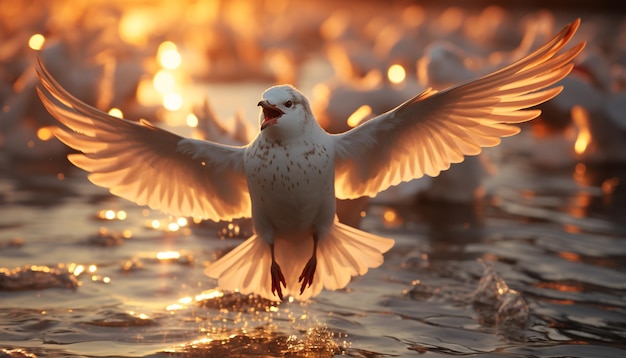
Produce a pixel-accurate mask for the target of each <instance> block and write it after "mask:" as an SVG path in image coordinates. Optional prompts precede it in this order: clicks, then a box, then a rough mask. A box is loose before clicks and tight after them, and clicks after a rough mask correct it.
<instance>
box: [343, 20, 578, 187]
mask: <svg viewBox="0 0 626 358" xmlns="http://www.w3.org/2000/svg"><path fill="white" fill-rule="evenodd" d="M579 24H580V19H578V20H576V21H574V22H572V23H571V24H569V25H567V26H565V27H564V28H563V30H561V31H560V32H559V33H558V34H557V35H556V36H555V37H554V38H553V39H551V40H550V41H548V42H547V43H546V44H545V45H543V46H541V47H540V48H538V49H537V50H535V51H534V52H533V53H531V54H529V55H528V56H526V57H524V58H522V59H520V60H518V61H516V62H514V63H513V64H511V65H509V66H507V67H504V68H502V69H500V70H498V71H495V72H493V73H491V74H488V75H486V76H483V77H481V78H478V79H477V80H474V81H470V82H467V83H464V84H461V85H458V86H455V87H451V88H448V89H446V90H444V91H440V92H436V91H433V90H430V89H428V90H426V91H424V92H422V93H420V94H418V95H417V96H415V97H414V98H412V99H409V100H408V101H406V102H404V103H402V104H401V105H399V106H398V107H396V108H394V109H392V110H391V111H389V112H386V113H384V114H381V115H379V116H378V117H376V118H374V119H372V120H370V121H368V122H366V123H364V124H362V125H360V126H358V127H356V128H353V129H351V130H350V131H347V132H345V133H342V134H338V135H334V136H333V139H334V141H335V173H336V175H335V192H336V195H337V197H338V198H340V199H354V198H357V197H360V196H375V195H376V194H378V192H380V191H382V190H385V189H387V188H388V187H389V186H391V185H396V184H399V183H400V182H402V181H409V180H412V179H415V178H419V177H421V176H423V175H430V176H435V175H438V174H439V172H440V171H442V170H446V169H448V168H449V167H450V164H451V163H458V162H461V161H463V159H464V157H465V156H466V155H477V154H479V153H480V152H481V150H482V148H483V147H491V146H495V145H498V144H499V143H500V140H501V139H500V138H501V137H506V136H511V135H515V134H517V133H519V131H520V129H519V127H517V126H515V124H518V123H522V122H526V121H529V120H531V119H533V118H536V117H537V116H539V114H540V113H541V112H540V111H539V110H538V109H529V108H532V107H534V106H536V105H538V104H541V103H543V102H545V101H547V100H550V99H552V98H553V97H555V96H556V95H558V94H559V93H560V92H561V90H562V88H561V87H553V88H549V86H552V85H554V84H555V83H557V82H558V81H560V80H561V79H563V78H564V77H565V76H567V75H568V74H569V73H570V71H571V70H572V68H573V64H572V61H573V60H574V58H575V57H576V56H577V55H578V54H579V53H580V52H581V51H582V49H583V48H584V46H585V43H584V42H582V43H580V44H577V45H575V46H572V47H570V48H569V49H565V50H563V49H564V47H565V46H566V45H567V44H568V42H569V41H570V40H571V38H572V37H573V36H574V34H575V33H576V30H577V29H578V26H579ZM562 50H563V51H562Z"/></svg>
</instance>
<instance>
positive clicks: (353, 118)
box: [347, 104, 372, 128]
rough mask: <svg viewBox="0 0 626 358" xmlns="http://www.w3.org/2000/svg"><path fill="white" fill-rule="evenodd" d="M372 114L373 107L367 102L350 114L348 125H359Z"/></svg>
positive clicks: (351, 126)
mask: <svg viewBox="0 0 626 358" xmlns="http://www.w3.org/2000/svg"><path fill="white" fill-rule="evenodd" d="M370 114H372V107H370V106H368V105H367V104H364V105H362V106H361V107H359V108H358V109H357V110H356V111H354V112H353V113H352V114H351V115H350V117H348V120H347V123H348V126H350V128H354V127H356V126H358V125H359V124H361V122H362V121H363V120H364V119H365V118H366V117H367V116H369V115H370Z"/></svg>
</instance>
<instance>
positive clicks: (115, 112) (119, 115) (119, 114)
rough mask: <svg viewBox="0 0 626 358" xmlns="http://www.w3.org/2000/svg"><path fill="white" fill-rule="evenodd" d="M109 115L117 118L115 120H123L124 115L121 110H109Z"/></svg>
mask: <svg viewBox="0 0 626 358" xmlns="http://www.w3.org/2000/svg"><path fill="white" fill-rule="evenodd" d="M109 114H110V115H112V116H113V117H117V118H124V113H122V110H121V109H119V108H115V107H114V108H111V109H109Z"/></svg>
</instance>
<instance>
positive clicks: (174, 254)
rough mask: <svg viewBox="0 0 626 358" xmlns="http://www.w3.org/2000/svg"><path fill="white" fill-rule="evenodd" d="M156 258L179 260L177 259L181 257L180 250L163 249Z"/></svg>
mask: <svg viewBox="0 0 626 358" xmlns="http://www.w3.org/2000/svg"><path fill="white" fill-rule="evenodd" d="M156 258H157V259H159V260H161V261H168V260H177V259H179V258H180V252H178V251H161V252H157V254H156Z"/></svg>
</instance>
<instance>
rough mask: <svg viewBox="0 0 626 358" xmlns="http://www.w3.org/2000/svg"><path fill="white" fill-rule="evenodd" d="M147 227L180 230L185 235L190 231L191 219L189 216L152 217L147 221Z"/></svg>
mask: <svg viewBox="0 0 626 358" xmlns="http://www.w3.org/2000/svg"><path fill="white" fill-rule="evenodd" d="M145 225H146V227H149V228H151V229H154V230H159V231H165V232H180V233H182V234H184V235H187V234H189V233H190V229H189V228H188V227H187V226H188V225H189V220H188V219H187V218H183V217H180V218H169V219H151V220H148V221H147V222H146V224H145Z"/></svg>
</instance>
